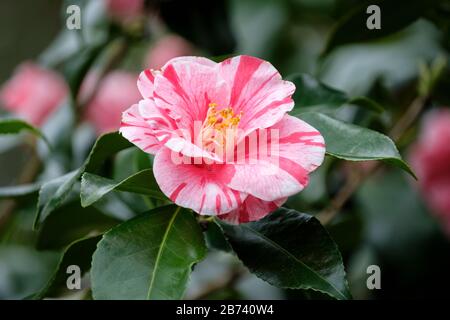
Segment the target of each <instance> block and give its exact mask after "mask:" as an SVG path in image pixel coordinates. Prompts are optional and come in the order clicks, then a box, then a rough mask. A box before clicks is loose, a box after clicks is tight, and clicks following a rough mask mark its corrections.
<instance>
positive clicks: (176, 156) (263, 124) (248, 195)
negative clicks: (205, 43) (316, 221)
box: [120, 56, 325, 223]
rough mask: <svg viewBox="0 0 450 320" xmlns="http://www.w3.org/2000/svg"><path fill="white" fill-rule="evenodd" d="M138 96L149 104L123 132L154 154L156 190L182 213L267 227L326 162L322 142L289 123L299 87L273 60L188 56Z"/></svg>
mask: <svg viewBox="0 0 450 320" xmlns="http://www.w3.org/2000/svg"><path fill="white" fill-rule="evenodd" d="M138 88H139V90H140V92H141V94H142V96H143V99H142V100H141V101H140V102H139V103H138V104H135V105H133V106H131V108H130V109H128V110H127V111H126V112H124V114H123V116H122V125H121V129H120V131H121V133H122V135H123V136H124V137H126V138H127V139H128V140H130V141H131V142H133V143H134V144H136V145H137V146H138V147H140V148H141V149H142V150H144V151H146V152H148V153H151V154H155V159H154V167H153V170H154V174H155V178H156V181H157V182H158V184H159V186H160V188H161V190H162V191H163V192H164V193H165V194H166V195H167V196H168V197H169V198H170V199H171V200H172V201H173V202H175V203H176V204H177V205H179V206H182V207H187V208H191V209H192V210H194V211H196V212H198V213H200V214H205V215H219V217H220V218H222V219H226V220H228V221H230V222H233V223H242V222H248V221H253V220H258V219H260V218H262V217H264V216H265V215H267V214H268V213H270V212H271V211H273V210H275V209H276V208H278V207H279V206H281V205H282V204H283V203H284V202H285V200H286V198H287V197H289V196H291V195H293V194H296V193H297V192H299V191H301V190H302V189H303V188H304V187H305V186H306V185H307V184H308V174H309V173H310V172H311V171H313V170H315V169H316V168H317V167H318V166H319V165H320V164H321V163H322V161H323V158H324V153H325V145H324V140H323V138H322V136H321V135H320V133H319V132H318V131H317V130H315V129H314V128H313V127H311V126H310V125H308V124H307V123H305V122H304V121H302V120H300V119H297V118H295V117H292V116H289V115H287V112H288V111H290V110H292V108H293V106H294V102H293V100H292V94H293V93H294V91H295V86H294V84H292V83H291V82H289V81H283V80H282V79H281V76H280V74H279V73H278V71H277V70H276V69H275V68H274V67H273V66H272V65H271V64H270V63H268V62H266V61H263V60H260V59H258V58H254V57H250V56H238V57H234V58H230V59H227V60H225V61H223V62H221V63H215V62H213V61H211V60H208V59H206V58H201V57H179V58H175V59H172V60H170V61H169V62H167V63H166V64H165V65H164V66H163V67H162V69H161V70H160V71H152V70H145V71H143V72H142V73H141V75H140V76H139V80H138ZM255 141H256V147H255ZM267 150H269V151H267Z"/></svg>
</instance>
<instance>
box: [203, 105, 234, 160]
mask: <svg viewBox="0 0 450 320" xmlns="http://www.w3.org/2000/svg"><path fill="white" fill-rule="evenodd" d="M241 117H242V112H240V113H239V114H235V113H234V111H233V109H232V108H231V107H227V108H223V109H221V110H217V104H216V103H210V104H209V108H208V113H207V114H206V119H205V121H204V122H203V125H202V129H201V134H200V137H201V139H202V140H201V146H202V147H203V148H204V149H206V150H208V151H214V152H216V153H219V154H220V153H221V152H226V150H228V149H230V148H234V145H235V139H236V135H237V127H238V125H239V121H240V120H241Z"/></svg>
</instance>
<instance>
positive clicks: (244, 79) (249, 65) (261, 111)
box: [220, 56, 295, 136]
mask: <svg viewBox="0 0 450 320" xmlns="http://www.w3.org/2000/svg"><path fill="white" fill-rule="evenodd" d="M220 74H221V77H222V78H223V79H225V81H226V82H227V83H228V84H229V86H230V88H231V97H230V102H229V104H230V106H231V107H232V108H233V110H234V112H235V113H239V112H242V118H241V121H240V123H239V128H240V129H242V130H243V131H244V132H243V136H245V135H247V134H248V133H249V132H251V131H253V130H255V129H258V128H268V127H270V126H272V125H274V124H275V123H277V122H278V121H280V120H281V118H282V117H283V115H284V114H285V113H286V112H288V111H291V110H292V108H293V107H294V101H293V100H292V98H291V96H292V94H293V93H294V91H295V86H294V84H293V83H291V82H289V81H284V80H282V79H281V75H280V73H279V72H278V71H277V70H276V69H275V68H274V67H273V66H272V65H271V64H270V63H269V62H267V61H264V60H261V59H258V58H255V57H250V56H237V57H234V58H230V59H227V60H225V61H223V62H221V63H220Z"/></svg>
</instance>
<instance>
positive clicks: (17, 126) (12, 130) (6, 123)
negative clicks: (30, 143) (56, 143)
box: [0, 119, 50, 147]
mask: <svg viewBox="0 0 450 320" xmlns="http://www.w3.org/2000/svg"><path fill="white" fill-rule="evenodd" d="M22 131H29V132H31V133H32V134H34V135H35V136H37V137H39V138H41V139H42V140H44V142H45V143H46V144H47V146H48V147H50V143H49V142H48V140H47V138H46V137H45V136H44V135H43V133H42V132H41V130H39V129H37V128H35V127H33V126H32V125H31V124H29V123H27V122H25V121H23V120H20V119H0V134H18V133H20V132H22Z"/></svg>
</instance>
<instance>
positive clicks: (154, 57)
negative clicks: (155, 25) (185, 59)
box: [145, 35, 194, 69]
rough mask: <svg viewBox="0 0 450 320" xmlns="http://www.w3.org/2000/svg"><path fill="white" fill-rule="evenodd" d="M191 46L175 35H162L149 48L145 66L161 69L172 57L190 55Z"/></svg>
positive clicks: (192, 50)
mask: <svg viewBox="0 0 450 320" xmlns="http://www.w3.org/2000/svg"><path fill="white" fill-rule="evenodd" d="M193 52H194V48H193V46H192V45H191V44H190V43H189V42H188V41H187V40H185V39H183V38H182V37H179V36H176V35H168V36H164V37H162V38H161V39H159V40H158V41H156V43H155V44H154V45H153V46H152V47H151V48H150V50H149V51H148V53H147V56H146V58H145V67H146V68H149V69H161V68H162V66H163V65H165V64H166V62H167V61H169V60H170V59H172V58H176V57H181V56H190V55H192V54H193Z"/></svg>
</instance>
